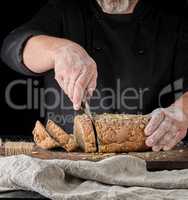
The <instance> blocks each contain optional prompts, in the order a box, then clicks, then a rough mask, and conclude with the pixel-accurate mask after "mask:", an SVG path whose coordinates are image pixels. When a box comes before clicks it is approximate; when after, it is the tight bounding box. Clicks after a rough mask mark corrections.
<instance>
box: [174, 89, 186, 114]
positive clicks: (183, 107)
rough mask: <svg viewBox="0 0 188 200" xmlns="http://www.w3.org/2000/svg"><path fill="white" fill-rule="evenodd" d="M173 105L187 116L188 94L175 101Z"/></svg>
mask: <svg viewBox="0 0 188 200" xmlns="http://www.w3.org/2000/svg"><path fill="white" fill-rule="evenodd" d="M173 105H174V106H176V107H178V108H180V109H181V110H182V111H183V112H184V113H185V114H186V115H187V116H188V92H186V93H185V94H184V95H182V96H181V97H180V98H179V99H178V100H177V101H175V103H174V104H173Z"/></svg>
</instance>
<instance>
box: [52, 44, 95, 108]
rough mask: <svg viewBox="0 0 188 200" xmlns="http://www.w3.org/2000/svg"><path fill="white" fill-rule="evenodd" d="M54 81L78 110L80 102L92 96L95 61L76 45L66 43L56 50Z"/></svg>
mask: <svg viewBox="0 0 188 200" xmlns="http://www.w3.org/2000/svg"><path fill="white" fill-rule="evenodd" d="M54 66H55V67H54V68H55V79H56V80H57V82H58V84H59V85H60V87H61V88H62V89H63V90H64V92H65V94H67V95H68V97H69V98H70V99H71V101H72V102H73V106H74V109H75V110H79V109H80V106H81V102H82V101H84V100H85V99H86V98H87V97H88V96H92V94H93V91H94V90H95V89H96V84H97V66H96V63H95V61H94V60H93V59H92V58H91V57H90V56H89V55H88V54H87V52H86V51H85V50H84V49H83V48H82V47H81V46H80V45H78V44H76V43H74V42H71V41H67V44H66V45H63V46H62V47H60V48H58V50H57V51H56V53H55V59H54Z"/></svg>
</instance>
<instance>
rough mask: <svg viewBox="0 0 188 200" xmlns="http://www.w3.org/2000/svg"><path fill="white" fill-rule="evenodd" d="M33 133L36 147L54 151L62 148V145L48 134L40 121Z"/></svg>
mask: <svg viewBox="0 0 188 200" xmlns="http://www.w3.org/2000/svg"><path fill="white" fill-rule="evenodd" d="M32 133H33V136H34V141H35V143H36V145H37V146H38V147H40V148H42V149H53V148H56V147H59V146H60V144H58V142H56V141H55V140H54V139H53V138H52V137H51V136H50V135H49V134H48V132H47V131H46V130H45V127H44V126H43V125H42V124H41V122H39V121H37V122H36V125H35V128H34V130H33V132H32Z"/></svg>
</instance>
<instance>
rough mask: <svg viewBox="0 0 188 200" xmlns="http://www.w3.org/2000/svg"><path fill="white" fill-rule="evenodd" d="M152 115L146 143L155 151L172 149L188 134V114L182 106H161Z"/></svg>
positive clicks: (146, 132)
mask: <svg viewBox="0 0 188 200" xmlns="http://www.w3.org/2000/svg"><path fill="white" fill-rule="evenodd" d="M150 116H151V120H150V122H149V124H148V125H147V127H146V129H145V134H146V136H147V137H148V138H147V140H146V145H147V146H149V147H152V149H153V151H160V150H162V149H163V150H170V149H172V148H173V147H175V146H176V145H177V144H178V143H179V142H180V141H181V140H182V139H183V138H184V137H185V136H186V133H187V128H188V116H186V115H185V113H183V111H182V110H181V109H180V108H178V107H176V106H174V105H172V106H170V107H168V108H165V109H164V108H159V109H157V110H155V111H153V112H152V113H151V114H150Z"/></svg>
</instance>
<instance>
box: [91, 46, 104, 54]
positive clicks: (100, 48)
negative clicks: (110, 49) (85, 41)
mask: <svg viewBox="0 0 188 200" xmlns="http://www.w3.org/2000/svg"><path fill="white" fill-rule="evenodd" d="M102 50H103V48H102V47H94V49H93V52H94V53H95V52H100V51H102Z"/></svg>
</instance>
